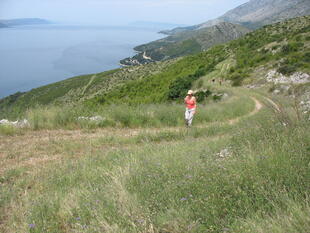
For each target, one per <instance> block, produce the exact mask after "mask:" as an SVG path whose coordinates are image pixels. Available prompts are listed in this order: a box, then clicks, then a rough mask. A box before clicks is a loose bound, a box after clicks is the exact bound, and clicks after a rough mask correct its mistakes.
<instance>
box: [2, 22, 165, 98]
mask: <svg viewBox="0 0 310 233" xmlns="http://www.w3.org/2000/svg"><path fill="white" fill-rule="evenodd" d="M162 37H164V35H161V34H159V33H157V30H155V29H147V28H134V27H107V26H66V25H47V26H46V25H44V26H42V25H40V26H23V27H14V28H2V29H0V98H2V97H5V96H8V95H10V94H13V93H16V92H18V91H28V90H30V89H32V88H35V87H39V86H42V85H46V84H49V83H53V82H57V81H60V80H64V79H66V78H70V77H73V76H77V75H83V74H90V73H97V72H102V71H106V70H110V69H115V68H118V67H120V66H119V61H120V60H121V59H123V58H125V57H129V56H133V55H134V54H135V52H134V50H133V48H134V47H135V46H137V45H140V44H143V43H146V42H149V41H152V40H156V39H160V38H162Z"/></svg>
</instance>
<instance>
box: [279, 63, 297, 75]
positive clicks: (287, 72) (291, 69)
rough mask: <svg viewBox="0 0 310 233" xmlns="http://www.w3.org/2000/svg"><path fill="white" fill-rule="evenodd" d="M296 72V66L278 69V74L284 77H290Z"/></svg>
mask: <svg viewBox="0 0 310 233" xmlns="http://www.w3.org/2000/svg"><path fill="white" fill-rule="evenodd" d="M296 70H297V67H296V65H281V66H280V67H279V68H278V72H279V73H281V74H284V75H290V74H292V73H294V72H295V71H296Z"/></svg>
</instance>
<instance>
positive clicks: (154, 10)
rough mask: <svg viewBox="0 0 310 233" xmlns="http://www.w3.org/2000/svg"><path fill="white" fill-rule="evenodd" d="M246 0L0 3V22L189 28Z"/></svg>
mask: <svg viewBox="0 0 310 233" xmlns="http://www.w3.org/2000/svg"><path fill="white" fill-rule="evenodd" d="M248 1H249V0H0V19H12V18H44V19H48V20H52V21H55V22H60V23H77V24H100V25H127V24H129V23H132V22H135V21H152V22H167V23H174V24H185V25H193V24H198V23H202V22H204V21H207V20H209V19H213V18H216V17H218V16H221V15H222V14H224V13H225V12H226V11H228V10H230V9H233V8H234V7H236V6H239V5H241V4H243V3H245V2H248Z"/></svg>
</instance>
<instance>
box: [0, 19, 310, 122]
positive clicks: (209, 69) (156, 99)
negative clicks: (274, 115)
mask: <svg viewBox="0 0 310 233" xmlns="http://www.w3.org/2000/svg"><path fill="white" fill-rule="evenodd" d="M309 27H310V17H309V16H305V17H300V18H296V19H291V20H288V21H285V22H281V23H277V24H274V25H269V26H265V27H264V28H262V29H259V30H257V31H254V32H251V33H249V34H247V35H246V36H244V37H242V38H240V39H238V40H235V41H232V42H230V43H228V44H225V45H220V46H216V47H213V48H211V49H209V50H208V51H205V52H202V53H198V54H196V55H191V56H187V57H184V58H180V59H175V60H168V61H165V62H157V63H152V64H148V65H144V66H135V67H127V68H122V69H119V70H113V71H108V72H104V73H100V74H94V75H87V76H81V77H75V78H71V79H68V80H65V81H62V82H58V83H55V84H51V85H47V86H44V87H41V88H37V89H34V90H32V91H30V92H27V93H18V94H15V95H12V96H10V97H7V98H4V99H2V100H0V116H1V117H8V116H11V117H18V116H20V114H21V113H23V112H25V109H26V108H29V107H34V106H36V105H46V104H58V105H64V104H65V105H76V104H79V105H80V104H81V103H86V104H87V105H88V106H97V105H98V104H99V105H100V104H109V103H125V104H126V103H127V104H141V103H160V102H165V101H167V100H174V99H177V97H178V96H183V94H184V92H185V91H186V90H187V89H189V88H190V87H191V86H192V85H195V88H197V89H202V90H206V89H210V85H209V84H210V80H212V79H216V80H218V79H223V80H224V79H225V80H227V81H231V82H232V84H233V85H235V86H236V85H242V84H249V83H257V82H259V83H266V79H265V76H266V73H267V72H268V71H270V70H272V69H275V70H278V71H279V72H281V73H282V74H284V75H290V74H292V73H294V72H296V71H302V72H305V73H309V72H310V67H309V64H310V63H309V54H310V51H309V47H310V30H309ZM223 64H225V65H223ZM175 93H176V94H175Z"/></svg>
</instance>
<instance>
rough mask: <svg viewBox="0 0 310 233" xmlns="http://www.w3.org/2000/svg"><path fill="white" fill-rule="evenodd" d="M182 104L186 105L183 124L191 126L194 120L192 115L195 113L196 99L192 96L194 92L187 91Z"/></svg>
mask: <svg viewBox="0 0 310 233" xmlns="http://www.w3.org/2000/svg"><path fill="white" fill-rule="evenodd" d="M184 103H185V105H186V110H185V124H186V126H191V125H192V122H193V118H194V114H195V112H196V107H197V104H196V98H195V96H194V92H193V91H192V90H189V91H188V92H187V96H186V97H185V99H184Z"/></svg>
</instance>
